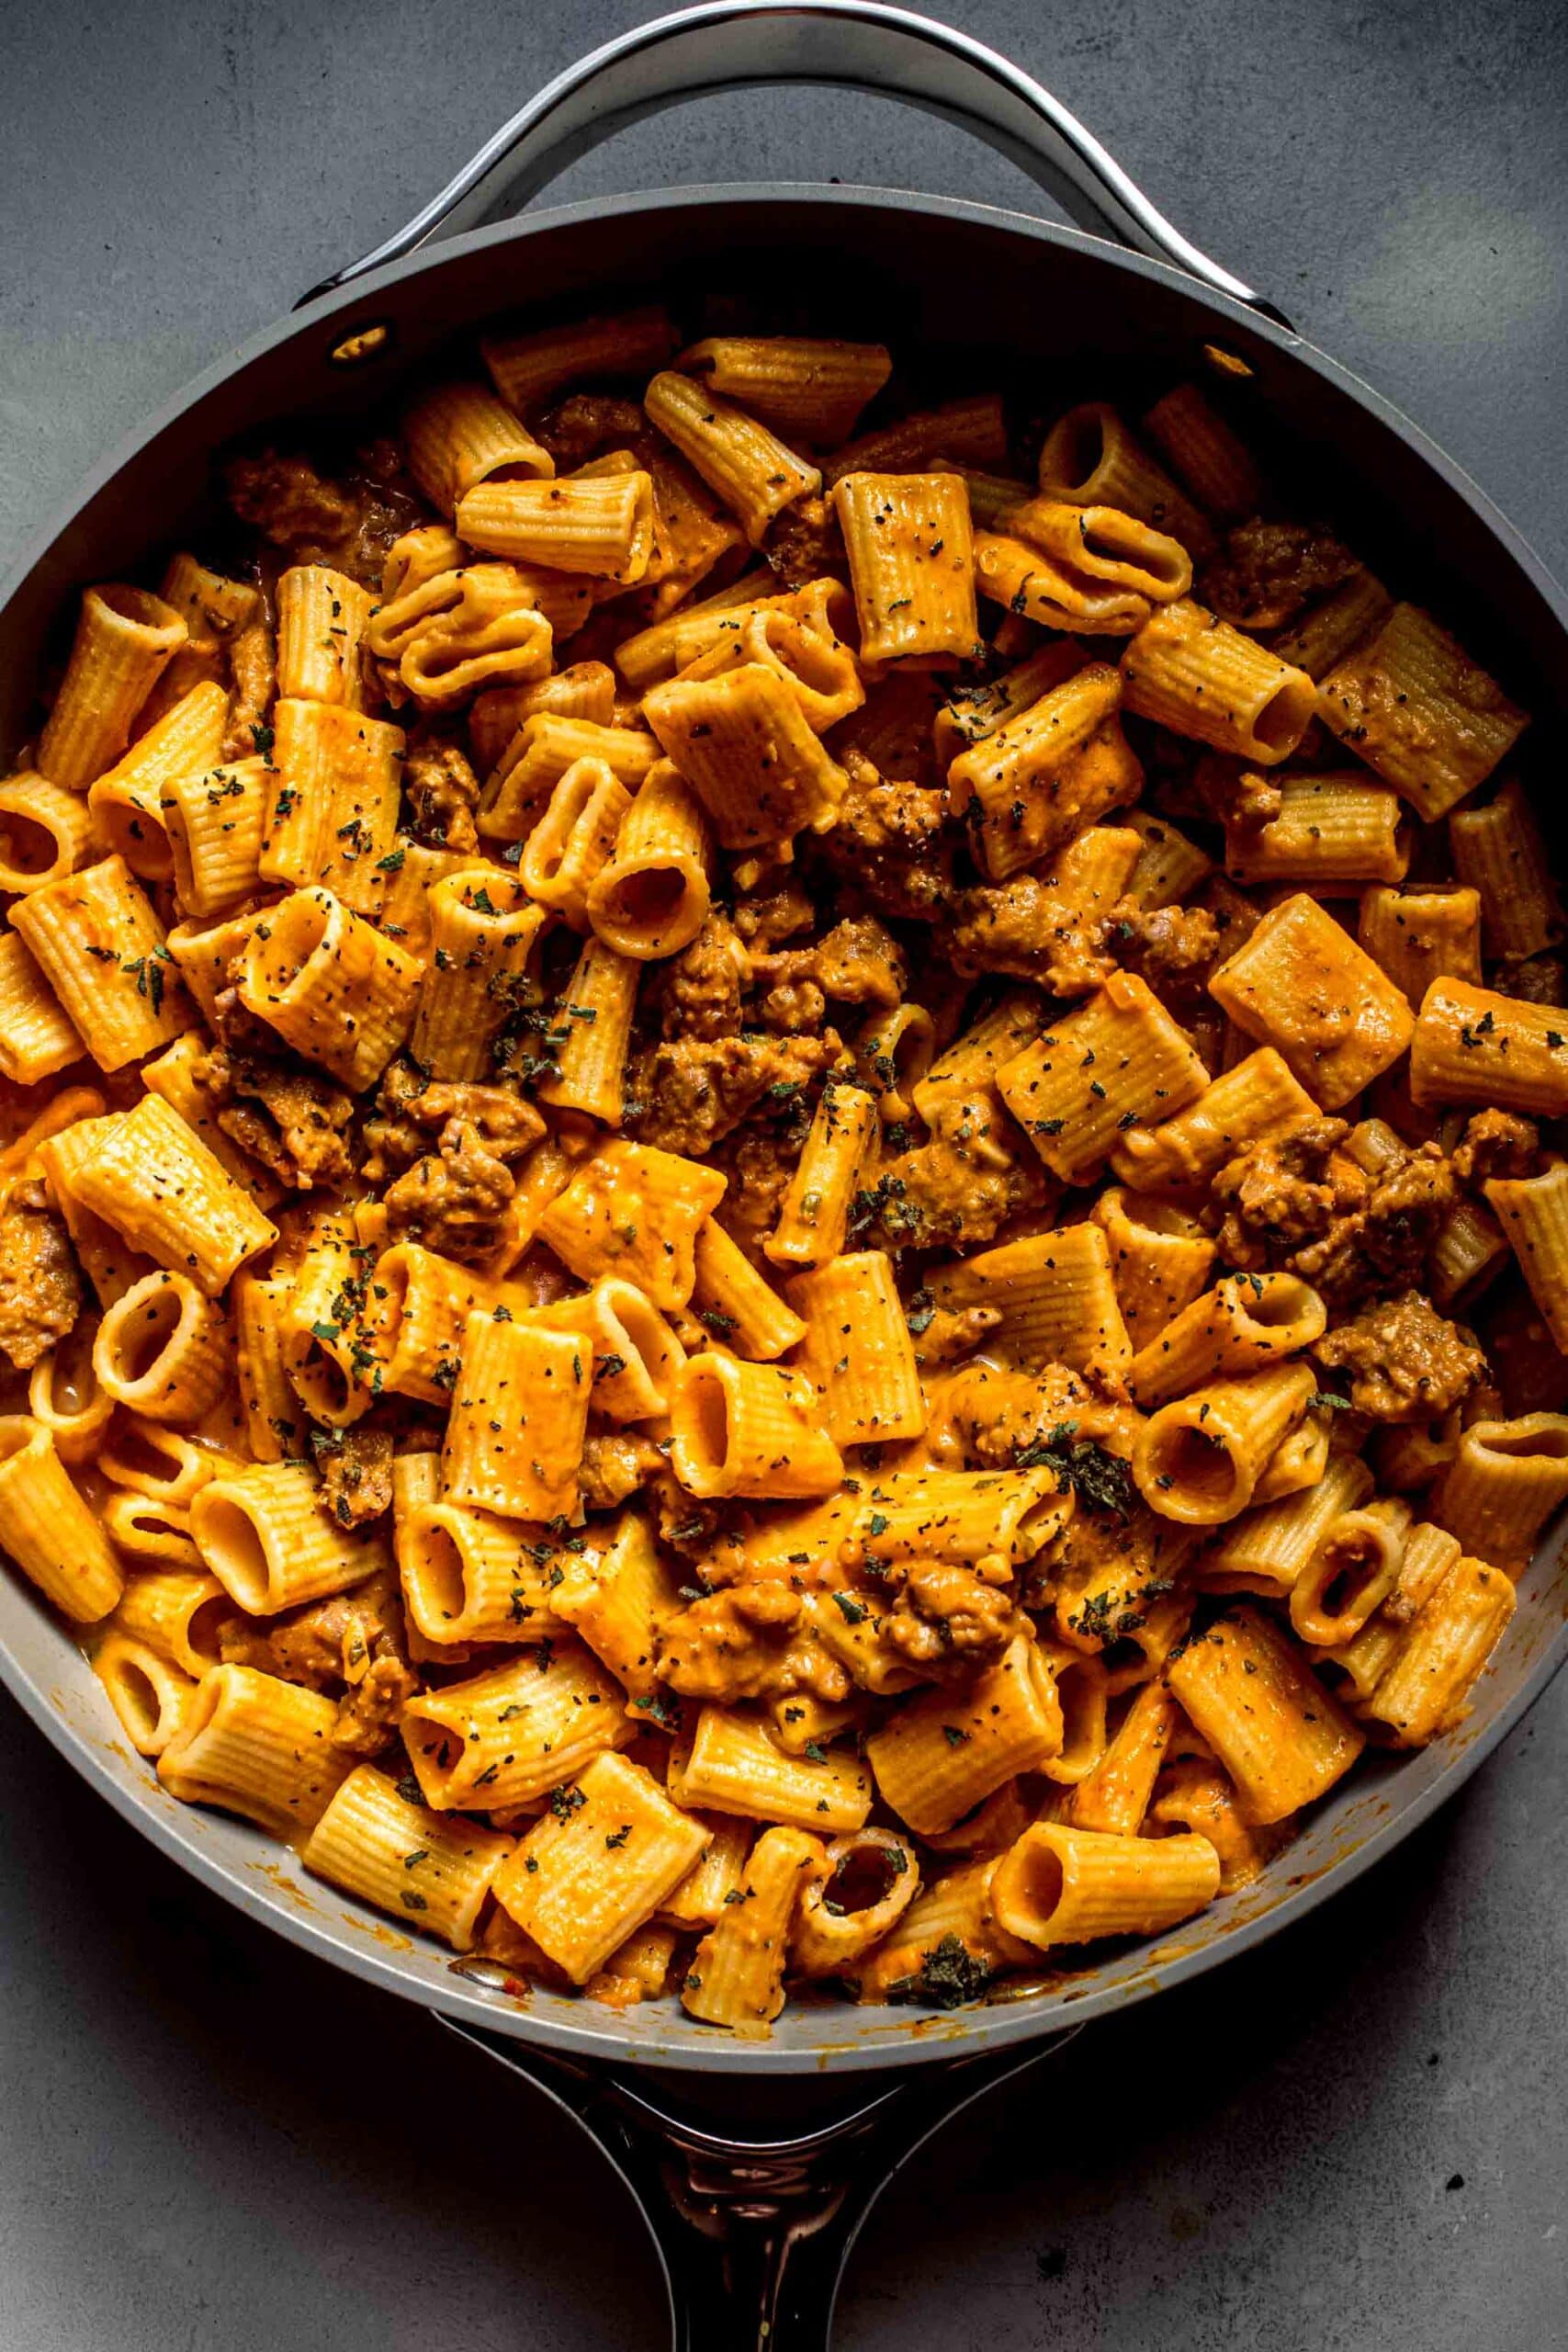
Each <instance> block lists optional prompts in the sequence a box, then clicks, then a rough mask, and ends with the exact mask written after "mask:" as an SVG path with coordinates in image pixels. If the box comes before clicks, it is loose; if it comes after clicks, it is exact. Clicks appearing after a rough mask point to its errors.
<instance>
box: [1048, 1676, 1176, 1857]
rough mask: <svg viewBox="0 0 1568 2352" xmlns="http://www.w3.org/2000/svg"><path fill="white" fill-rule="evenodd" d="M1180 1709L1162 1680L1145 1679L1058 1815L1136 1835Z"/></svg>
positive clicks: (1075, 1823)
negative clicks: (1104, 1745)
mask: <svg viewBox="0 0 1568 2352" xmlns="http://www.w3.org/2000/svg"><path fill="white" fill-rule="evenodd" d="M1180 1720H1181V1718H1180V1711H1179V1708H1178V1706H1177V1704H1176V1702H1175V1700H1174V1699H1173V1698H1172V1697H1171V1695H1170V1692H1169V1691H1168V1690H1167V1689H1166V1687H1165V1684H1164V1683H1163V1682H1145V1684H1144V1685H1143V1687H1142V1688H1141V1689H1140V1690H1138V1691H1134V1694H1133V1698H1132V1702H1131V1704H1130V1705H1129V1707H1128V1709H1127V1712H1126V1713H1125V1714H1124V1715H1123V1716H1122V1721H1121V1723H1120V1724H1119V1725H1118V1726H1117V1729H1116V1733H1115V1736H1114V1737H1113V1738H1112V1739H1111V1741H1110V1743H1109V1745H1108V1746H1107V1747H1105V1748H1104V1749H1103V1750H1102V1752H1101V1754H1100V1756H1099V1757H1098V1758H1097V1759H1096V1760H1095V1763H1094V1765H1093V1767H1092V1769H1091V1770H1089V1771H1088V1772H1086V1773H1085V1774H1084V1775H1083V1776H1082V1778H1081V1779H1080V1780H1078V1781H1077V1782H1076V1783H1075V1785H1074V1787H1073V1789H1072V1791H1071V1793H1070V1794H1069V1795H1068V1796H1067V1797H1066V1800H1065V1802H1064V1803H1063V1804H1062V1806H1061V1810H1060V1813H1059V1815H1058V1818H1059V1819H1060V1820H1061V1821H1063V1822H1064V1823H1066V1824H1067V1825H1068V1826H1071V1827H1072V1828H1074V1829H1098V1830H1103V1831H1105V1832H1106V1833H1108V1834H1109V1835H1111V1836H1114V1837H1121V1838H1135V1837H1136V1836H1137V1834H1138V1832H1139V1830H1140V1829H1141V1828H1142V1827H1143V1825H1144V1819H1145V1815H1146V1814H1147V1812H1148V1809H1149V1805H1150V1803H1151V1801H1152V1799H1153V1797H1154V1792H1155V1783H1156V1781H1157V1780H1158V1778H1159V1774H1160V1771H1161V1769H1162V1768H1163V1766H1164V1764H1165V1761H1166V1758H1167V1755H1168V1751H1169V1747H1170V1744H1171V1741H1172V1739H1173V1737H1174V1736H1175V1733H1176V1728H1177V1725H1178V1724H1179V1722H1180Z"/></svg>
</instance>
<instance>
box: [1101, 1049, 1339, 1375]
mask: <svg viewBox="0 0 1568 2352" xmlns="http://www.w3.org/2000/svg"><path fill="white" fill-rule="evenodd" d="M1280 1067H1281V1068H1283V1064H1281V1065H1280ZM1287 1075H1289V1073H1287ZM1291 1083H1292V1085H1294V1083H1295V1081H1294V1080H1293V1079H1292V1080H1291ZM1202 1099H1203V1098H1202V1096H1200V1097H1199V1100H1200V1102H1201V1101H1202ZM1173 1124H1174V1123H1173ZM1091 1214H1092V1216H1093V1218H1094V1222H1095V1224H1096V1225H1098V1226H1099V1227H1100V1231H1101V1232H1102V1233H1103V1234H1104V1236H1105V1241H1106V1248H1107V1250H1108V1251H1109V1253H1110V1269H1111V1284H1112V1286H1113V1288H1114V1291H1115V1294H1116V1302H1117V1305H1118V1306H1119V1307H1120V1308H1121V1311H1122V1323H1123V1325H1124V1326H1125V1329H1126V1333H1127V1340H1128V1344H1129V1346H1130V1347H1132V1348H1133V1349H1134V1350H1137V1349H1140V1348H1145V1347H1146V1346H1147V1345H1148V1344H1149V1342H1150V1340H1156V1339H1157V1338H1158V1337H1159V1335H1160V1333H1161V1332H1162V1331H1163V1330H1165V1329H1166V1328H1167V1326H1168V1324H1170V1323H1171V1322H1173V1321H1174V1319H1175V1318H1176V1317H1177V1316H1178V1315H1179V1314H1180V1312H1181V1310H1182V1308H1183V1307H1184V1306H1190V1304H1191V1302H1192V1301H1193V1299H1195V1298H1196V1297H1197V1296H1198V1295H1199V1294H1200V1292H1201V1290H1202V1288H1203V1285H1204V1283H1206V1282H1207V1281H1208V1279H1209V1274H1210V1272H1211V1269H1212V1268H1213V1262H1214V1245H1213V1241H1212V1240H1211V1239H1210V1238H1209V1236H1208V1235H1207V1234H1206V1233H1205V1232H1204V1230H1203V1228H1202V1227H1201V1225H1200V1224H1199V1222H1198V1220H1197V1218H1196V1217H1195V1216H1190V1214H1189V1213H1188V1211H1187V1210H1186V1209H1182V1208H1178V1207H1176V1206H1175V1205H1174V1204H1172V1203H1170V1202H1168V1201H1156V1200H1149V1199H1147V1198H1146V1197H1145V1196H1144V1195H1143V1194H1142V1193H1133V1192H1123V1191H1122V1187H1121V1186H1120V1185H1119V1184H1112V1185H1110V1186H1108V1187H1107V1189H1106V1190H1105V1191H1104V1192H1102V1193H1100V1197H1099V1199H1098V1200H1097V1201H1096V1202H1095V1204H1094V1208H1093V1211H1092V1213H1091ZM1069 1230H1070V1228H1069Z"/></svg>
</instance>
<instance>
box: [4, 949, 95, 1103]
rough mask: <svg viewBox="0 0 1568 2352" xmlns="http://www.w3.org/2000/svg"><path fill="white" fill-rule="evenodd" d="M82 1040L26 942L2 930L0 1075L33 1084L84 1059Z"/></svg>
mask: <svg viewBox="0 0 1568 2352" xmlns="http://www.w3.org/2000/svg"><path fill="white" fill-rule="evenodd" d="M82 1053H83V1046H82V1040H81V1038H80V1037H79V1036H78V1035H77V1034H76V1030H75V1027H74V1024H73V1022H72V1020H71V1017H70V1015H69V1014H68V1013H67V1012H66V1011H65V1008H64V1006H63V1005H62V1003H61V1002H60V1000H59V998H58V997H57V996H56V995H55V993H54V990H53V989H51V987H50V984H49V982H48V980H47V979H45V978H44V976H43V973H42V972H41V970H40V969H39V966H38V964H37V963H36V962H35V961H34V958H33V956H31V954H30V953H29V951H28V947H27V944H26V943H25V942H24V941H23V940H22V939H21V937H20V936H19V935H18V933H16V932H14V931H4V932H0V1076H4V1077H6V1078H8V1079H10V1080H12V1081H13V1083H14V1084H16V1085H17V1086H36V1085H38V1083H39V1080H42V1079H46V1078H52V1077H53V1076H54V1074H55V1072H56V1071H57V1070H62V1069H69V1068H70V1066H71V1064H72V1063H73V1062H74V1061H80V1060H81V1058H82Z"/></svg>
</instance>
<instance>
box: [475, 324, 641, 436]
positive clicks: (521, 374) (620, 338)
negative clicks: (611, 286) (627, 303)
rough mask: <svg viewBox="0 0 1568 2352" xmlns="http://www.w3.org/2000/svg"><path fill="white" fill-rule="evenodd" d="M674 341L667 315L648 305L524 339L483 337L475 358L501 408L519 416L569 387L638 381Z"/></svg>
mask: <svg viewBox="0 0 1568 2352" xmlns="http://www.w3.org/2000/svg"><path fill="white" fill-rule="evenodd" d="M675 341H676V337H675V330H674V327H673V326H672V325H671V321H670V314H669V312H668V311H665V310H663V309H662V308H661V307H660V305H659V304H658V303H656V302H649V303H646V304H644V305H642V306H641V307H639V308H638V309H637V310H632V311H610V312H607V313H604V314H602V315H600V316H597V317H594V318H591V319H573V320H571V321H570V322H568V323H567V324H565V325H563V326H549V327H538V328H535V329H534V330H533V331H532V332H531V333H529V334H502V335H493V334H492V335H486V336H485V337H484V338H483V340H482V341H481V342H480V345H479V354H480V356H481V357H482V358H483V360H484V364H485V366H486V368H488V370H489V371H490V378H491V382H492V383H493V384H494V386H495V389H496V390H497V391H498V392H499V393H500V394H501V397H502V400H503V401H505V402H506V405H507V407H508V408H511V409H515V410H516V411H517V412H518V413H519V414H520V415H521V414H522V413H524V412H525V410H527V409H530V408H533V407H535V406H536V404H537V403H538V402H539V401H547V400H548V399H549V397H550V395H551V394H552V392H559V391H564V390H566V388H567V386H568V385H569V384H578V383H583V382H587V383H598V382H600V381H602V380H604V379H615V378H618V377H623V376H625V377H635V378H637V379H639V380H640V379H643V378H645V377H646V376H647V374H648V372H649V368H658V367H660V366H661V365H662V363H663V362H664V361H665V360H666V359H668V358H669V356H670V355H671V352H672V351H673V350H674V348H675Z"/></svg>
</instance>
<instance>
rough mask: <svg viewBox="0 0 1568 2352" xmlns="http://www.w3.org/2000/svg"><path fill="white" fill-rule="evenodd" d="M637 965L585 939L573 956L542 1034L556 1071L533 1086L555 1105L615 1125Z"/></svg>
mask: <svg viewBox="0 0 1568 2352" xmlns="http://www.w3.org/2000/svg"><path fill="white" fill-rule="evenodd" d="M641 977H642V967H641V965H640V964H638V963H637V962H635V961H634V960H633V959H632V957H630V956H622V955H619V954H617V953H616V951H615V948H613V947H606V946H605V944H604V941H603V940H602V939H589V940H588V941H586V942H585V944H584V945H583V949H582V953H581V955H580V956H579V957H578V959H577V968H576V970H575V971H574V972H573V974H572V976H571V979H570V984H569V986H568V988H567V991H566V994H565V996H564V997H563V998H562V999H561V1001H560V1004H559V1006H558V1009H557V1019H556V1024H555V1026H554V1028H553V1029H550V1030H548V1031H547V1033H546V1040H547V1044H548V1046H549V1048H550V1054H551V1057H552V1059H553V1060H554V1062H555V1065H556V1075H555V1076H553V1077H548V1078H543V1079H541V1080H539V1082H538V1085H537V1087H536V1093H537V1096H538V1099H539V1101H540V1102H541V1103H549V1104H550V1106H551V1107H552V1108H553V1109H555V1110H565V1111H584V1112H586V1113H587V1114H588V1115H589V1116H590V1117H591V1118H594V1119H599V1120H602V1121H603V1122H604V1125H606V1126H612V1127H618V1126H619V1125H620V1124H621V1114H622V1111H623V1108H624V1104H625V1097H626V1052H627V1048H628V1046H629V1045H630V1043H631V1032H632V1021H633V1017H634V1015H635V1013H636V1012H637V985H638V982H639V981H640V979H641Z"/></svg>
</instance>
